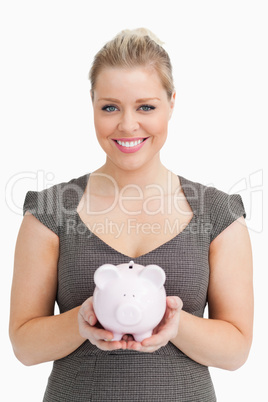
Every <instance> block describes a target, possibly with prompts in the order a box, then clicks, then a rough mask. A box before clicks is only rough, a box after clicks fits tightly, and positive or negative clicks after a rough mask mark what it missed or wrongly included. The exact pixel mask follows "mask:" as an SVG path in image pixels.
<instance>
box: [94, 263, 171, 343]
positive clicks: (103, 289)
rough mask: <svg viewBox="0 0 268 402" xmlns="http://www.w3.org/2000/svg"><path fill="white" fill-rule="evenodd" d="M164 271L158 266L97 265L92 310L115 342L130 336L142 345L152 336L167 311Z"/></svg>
mask: <svg viewBox="0 0 268 402" xmlns="http://www.w3.org/2000/svg"><path fill="white" fill-rule="evenodd" d="M165 280H166V275H165V272H164V271H163V269H162V268H160V267H159V266H158V265H147V266H146V267H144V266H143V265H139V264H134V262H133V261H130V262H129V263H128V264H120V265H117V266H115V265H111V264H104V265H102V266H100V267H99V268H98V269H97V270H96V271H95V274H94V282H95V284H96V288H95V290H94V293H93V308H94V311H95V314H96V316H97V318H98V321H99V322H100V324H101V325H102V326H103V327H104V328H105V329H107V330H109V331H111V332H113V334H114V338H113V340H115V341H117V340H120V339H121V338H122V336H123V335H124V334H131V335H132V336H133V337H134V339H135V341H137V342H141V341H143V339H145V338H148V337H150V336H151V335H152V332H153V329H154V328H155V327H156V326H157V325H158V324H159V323H160V321H161V320H162V318H163V316H164V314H165V310H166V291H165V288H164V286H163V285H164V283H165Z"/></svg>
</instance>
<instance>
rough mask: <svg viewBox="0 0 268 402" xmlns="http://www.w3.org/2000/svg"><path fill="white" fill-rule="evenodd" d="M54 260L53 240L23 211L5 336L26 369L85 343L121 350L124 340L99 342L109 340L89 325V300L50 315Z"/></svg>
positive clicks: (56, 249) (105, 333)
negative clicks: (26, 366) (9, 340)
mask: <svg viewBox="0 0 268 402" xmlns="http://www.w3.org/2000/svg"><path fill="white" fill-rule="evenodd" d="M58 258H59V238H58V236H57V235H56V234H55V233H54V232H52V231H51V230H50V229H48V228H47V227H46V226H45V225H43V224H42V223H41V222H39V221H38V219H36V218H35V217H34V216H33V215H31V214H30V213H28V212H27V213H26V214H25V217H24V219H23V222H22V225H21V228H20V231H19V234H18V239H17V244H16V250H15V264H14V275H13V283H12V291H11V309H10V329H9V332H10V339H11V342H12V346H13V349H14V353H15V355H16V356H17V358H18V359H19V360H20V361H21V362H22V363H23V364H25V365H28V366H29V365H33V364H38V363H42V362H46V361H51V360H57V359H60V358H62V357H65V356H67V355H68V354H70V353H72V352H73V351H74V350H75V349H77V348H78V347H79V346H80V345H81V344H82V343H83V342H84V341H85V340H86V339H88V340H89V341H90V342H91V343H92V344H94V345H96V346H98V347H101V348H102V349H104V350H115V349H121V348H124V349H125V347H126V343H125V342H124V341H117V342H104V341H103V339H112V337H113V335H112V334H111V333H110V332H109V331H106V330H104V329H100V328H97V327H93V326H91V325H89V322H87V319H88V318H89V316H88V314H87V312H88V306H91V303H90V299H89V301H86V302H85V303H83V305H82V306H78V307H76V308H73V309H72V310H69V311H67V312H65V313H62V314H58V315H54V306H55V299H56V292H57V264H58ZM83 315H85V317H84V316H83ZM94 320H95V318H94V317H93V325H95V324H96V320H95V321H94ZM78 322H79V323H78ZM79 326H80V330H79ZM85 328H86V336H85V335H84V333H83V331H84V329H85Z"/></svg>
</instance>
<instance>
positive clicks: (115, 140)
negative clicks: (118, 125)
mask: <svg viewBox="0 0 268 402" xmlns="http://www.w3.org/2000/svg"><path fill="white" fill-rule="evenodd" d="M148 138H149V137H135V138H132V137H131V138H113V141H114V143H115V145H116V147H117V148H118V149H119V151H121V152H124V153H125V154H130V153H133V152H137V151H139V150H140V149H141V148H142V147H143V145H144V144H145V142H146V140H147V139H148ZM138 140H144V141H142V142H141V143H140V144H138V145H136V146H134V147H129V148H127V147H123V146H122V145H120V144H118V142H117V141H124V142H131V141H138Z"/></svg>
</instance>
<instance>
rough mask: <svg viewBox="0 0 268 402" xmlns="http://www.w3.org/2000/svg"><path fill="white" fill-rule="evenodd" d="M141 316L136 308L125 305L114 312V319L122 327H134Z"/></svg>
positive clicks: (131, 305)
mask: <svg viewBox="0 0 268 402" xmlns="http://www.w3.org/2000/svg"><path fill="white" fill-rule="evenodd" d="M141 318H142V314H141V310H140V309H139V307H138V306H136V305H133V304H130V303H126V304H121V305H120V306H119V307H118V308H117V310H116V319H117V321H118V322H119V323H120V324H123V325H136V324H138V323H139V322H140V321H141Z"/></svg>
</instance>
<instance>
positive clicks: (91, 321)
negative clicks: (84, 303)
mask: <svg viewBox="0 0 268 402" xmlns="http://www.w3.org/2000/svg"><path fill="white" fill-rule="evenodd" d="M88 322H89V325H93V317H92V315H91V316H90V317H89V320H88Z"/></svg>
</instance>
